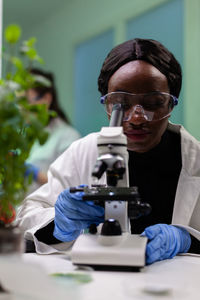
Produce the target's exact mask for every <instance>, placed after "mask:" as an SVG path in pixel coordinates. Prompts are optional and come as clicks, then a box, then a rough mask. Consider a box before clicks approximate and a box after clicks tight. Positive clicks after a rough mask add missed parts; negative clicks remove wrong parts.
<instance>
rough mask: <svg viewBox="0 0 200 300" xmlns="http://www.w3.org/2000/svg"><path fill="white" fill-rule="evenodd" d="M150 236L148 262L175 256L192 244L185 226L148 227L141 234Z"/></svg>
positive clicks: (164, 225)
mask: <svg viewBox="0 0 200 300" xmlns="http://www.w3.org/2000/svg"><path fill="white" fill-rule="evenodd" d="M141 235H142V236H146V237H147V238H148V244H147V248H146V263H147V264H152V263H153V262H155V261H159V260H163V259H168V258H173V257H174V256H175V255H176V254H178V253H186V252H187V251H188V250H189V248H190V245H191V237H190V234H189V233H188V232H187V231H186V230H185V229H183V228H180V227H176V226H173V225H167V224H156V225H153V226H149V227H147V228H146V229H145V230H144V232H143V233H142V234H141Z"/></svg>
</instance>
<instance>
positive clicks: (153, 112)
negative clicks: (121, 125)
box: [100, 92, 178, 122]
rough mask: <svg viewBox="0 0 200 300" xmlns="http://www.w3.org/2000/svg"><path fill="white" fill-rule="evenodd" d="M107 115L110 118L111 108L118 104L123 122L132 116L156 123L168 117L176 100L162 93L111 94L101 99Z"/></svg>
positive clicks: (176, 102)
mask: <svg viewBox="0 0 200 300" xmlns="http://www.w3.org/2000/svg"><path fill="white" fill-rule="evenodd" d="M100 101H101V103H102V104H103V105H104V107H105V110H106V112H107V114H108V115H109V116H110V115H111V113H112V109H113V106H114V105H115V104H120V105H121V106H122V108H123V110H124V118H123V121H129V120H130V119H131V118H132V116H133V115H134V116H135V117H137V118H142V119H143V120H144V121H149V122H151V121H158V120H162V119H164V118H167V117H169V116H170V113H171V111H172V110H173V108H174V106H175V105H177V104H178V99H177V98H176V97H175V96H173V95H170V94H168V93H164V92H152V93H148V94H130V93H126V92H112V93H108V94H106V95H104V96H102V97H101V100H100Z"/></svg>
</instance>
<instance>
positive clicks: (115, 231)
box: [101, 219, 122, 236]
mask: <svg viewBox="0 0 200 300" xmlns="http://www.w3.org/2000/svg"><path fill="white" fill-rule="evenodd" d="M121 234H122V230H121V226H120V224H119V222H118V221H117V220H115V219H108V220H106V221H105V222H104V224H103V226H102V229H101V235H108V236H110V235H121Z"/></svg>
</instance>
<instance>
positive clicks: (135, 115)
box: [129, 104, 148, 125]
mask: <svg viewBox="0 0 200 300" xmlns="http://www.w3.org/2000/svg"><path fill="white" fill-rule="evenodd" d="M147 121H148V117H147V115H146V113H145V111H144V109H143V107H142V106H141V105H139V104H137V105H135V106H134V107H133V109H132V110H131V112H130V115H129V122H131V123H133V124H136V125H139V124H142V123H145V122H147Z"/></svg>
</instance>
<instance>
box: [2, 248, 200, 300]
mask: <svg viewBox="0 0 200 300" xmlns="http://www.w3.org/2000/svg"><path fill="white" fill-rule="evenodd" d="M8 264H9V263H8V262H7V263H5V260H4V264H3V263H2V261H0V265H1V268H0V281H1V283H3V285H4V287H5V285H7V286H6V287H7V288H10V289H11V290H14V291H16V290H17V291H16V295H15V297H13V298H5V295H4V298H2V297H3V296H2V294H0V300H4V299H6V300H7V299H9V300H10V299H12V300H15V299H16V300H18V299H20V300H25V299H26V300H43V299H44V300H46V299H48V300H51V299H54V300H55V299H56V298H57V300H62V299H65V300H66V299H67V300H71V299H73V300H76V299H79V300H80V299H81V300H108V299H109V300H110V299H114V300H122V299H123V300H129V299H153V300H155V299H156V300H159V299H164V300H165V299H166V300H168V299H170V300H171V299H181V300H184V299H189V300H192V299H195V300H196V299H199V284H200V282H199V279H200V256H189V255H187V256H177V257H175V258H173V259H171V260H164V261H161V262H157V263H154V264H152V265H150V266H146V267H144V268H143V269H141V271H140V272H109V271H107V272H105V271H92V270H84V271H80V270H76V267H75V266H73V265H72V263H71V262H70V260H69V257H68V256H67V255H64V254H56V255H38V254H31V253H30V254H23V256H22V258H21V259H19V260H18V261H17V263H16V262H15V263H14V264H13V262H10V266H12V276H13V281H14V280H15V283H13V282H12V276H11V275H10V274H9V276H7V273H9V268H8V266H7V265H8ZM3 265H5V266H6V268H5V270H6V271H5V272H4V271H3V270H4V268H3V267H2V266H3ZM6 272H7V273H6ZM10 272H11V270H10ZM52 273H62V274H65V275H66V277H52V276H50V275H51V274H52ZM73 275H75V276H74V277H73ZM77 275H81V276H82V277H81V280H80V281H79V280H78V279H80V278H77V277H76V276H77ZM6 276H7V277H6ZM84 281H85V282H84ZM36 290H37V291H36ZM23 293H24V295H25V296H24V297H22V295H23ZM19 294H20V297H19ZM27 295H29V296H30V297H29V298H27Z"/></svg>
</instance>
